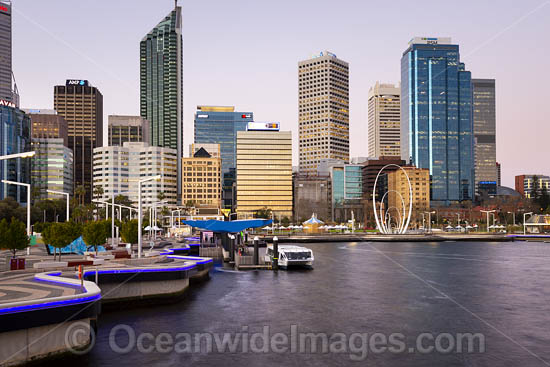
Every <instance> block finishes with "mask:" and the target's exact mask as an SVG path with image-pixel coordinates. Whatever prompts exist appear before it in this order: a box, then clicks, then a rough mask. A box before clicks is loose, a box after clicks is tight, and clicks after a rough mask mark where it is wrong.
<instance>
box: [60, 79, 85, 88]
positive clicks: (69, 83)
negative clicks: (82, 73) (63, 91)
mask: <svg viewBox="0 0 550 367" xmlns="http://www.w3.org/2000/svg"><path fill="white" fill-rule="evenodd" d="M73 85H80V86H83V87H87V86H88V81H87V80H82V79H67V81H66V83H65V86H67V87H68V86H73Z"/></svg>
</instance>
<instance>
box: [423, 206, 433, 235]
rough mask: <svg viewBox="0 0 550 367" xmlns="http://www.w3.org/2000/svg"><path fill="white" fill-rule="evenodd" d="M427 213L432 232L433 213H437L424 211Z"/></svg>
mask: <svg viewBox="0 0 550 367" xmlns="http://www.w3.org/2000/svg"><path fill="white" fill-rule="evenodd" d="M424 213H426V214H428V227H429V229H428V230H429V232H430V233H432V214H435V211H431V212H424Z"/></svg>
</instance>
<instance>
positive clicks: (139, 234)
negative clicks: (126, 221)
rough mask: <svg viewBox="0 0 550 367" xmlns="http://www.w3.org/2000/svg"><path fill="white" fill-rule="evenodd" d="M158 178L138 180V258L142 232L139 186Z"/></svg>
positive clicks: (158, 177) (139, 256)
mask: <svg viewBox="0 0 550 367" xmlns="http://www.w3.org/2000/svg"><path fill="white" fill-rule="evenodd" d="M160 178H161V176H160V175H156V176H151V177H147V178H144V179H143V180H140V181H139V183H138V258H141V231H142V228H141V226H142V223H141V216H142V212H141V210H142V208H141V184H142V183H145V182H148V181H153V180H160Z"/></svg>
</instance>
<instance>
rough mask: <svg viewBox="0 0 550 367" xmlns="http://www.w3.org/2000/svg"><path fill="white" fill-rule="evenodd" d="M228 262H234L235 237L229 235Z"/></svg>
mask: <svg viewBox="0 0 550 367" xmlns="http://www.w3.org/2000/svg"><path fill="white" fill-rule="evenodd" d="M229 261H233V262H234V261H235V236H233V235H232V234H230V235H229Z"/></svg>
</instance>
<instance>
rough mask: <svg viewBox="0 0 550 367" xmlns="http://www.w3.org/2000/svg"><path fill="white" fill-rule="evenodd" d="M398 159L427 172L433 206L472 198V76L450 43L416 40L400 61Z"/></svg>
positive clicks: (456, 46)
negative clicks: (399, 137) (399, 144)
mask: <svg viewBox="0 0 550 367" xmlns="http://www.w3.org/2000/svg"><path fill="white" fill-rule="evenodd" d="M401 129H402V130H401V136H402V140H401V156H402V158H403V159H406V160H407V161H410V162H411V163H412V164H414V165H415V166H416V167H418V168H428V169H429V170H430V176H431V193H430V198H431V200H432V203H433V204H435V205H437V204H448V203H450V202H459V201H463V200H471V199H473V195H474V157H473V134H472V132H473V118H472V81H471V74H470V72H469V71H466V68H465V65H464V64H463V63H461V62H460V55H459V47H458V45H453V44H451V39H450V38H422V37H416V38H413V39H412V40H411V41H410V42H409V47H408V48H407V49H406V50H405V52H404V53H403V57H402V58H401Z"/></svg>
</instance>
